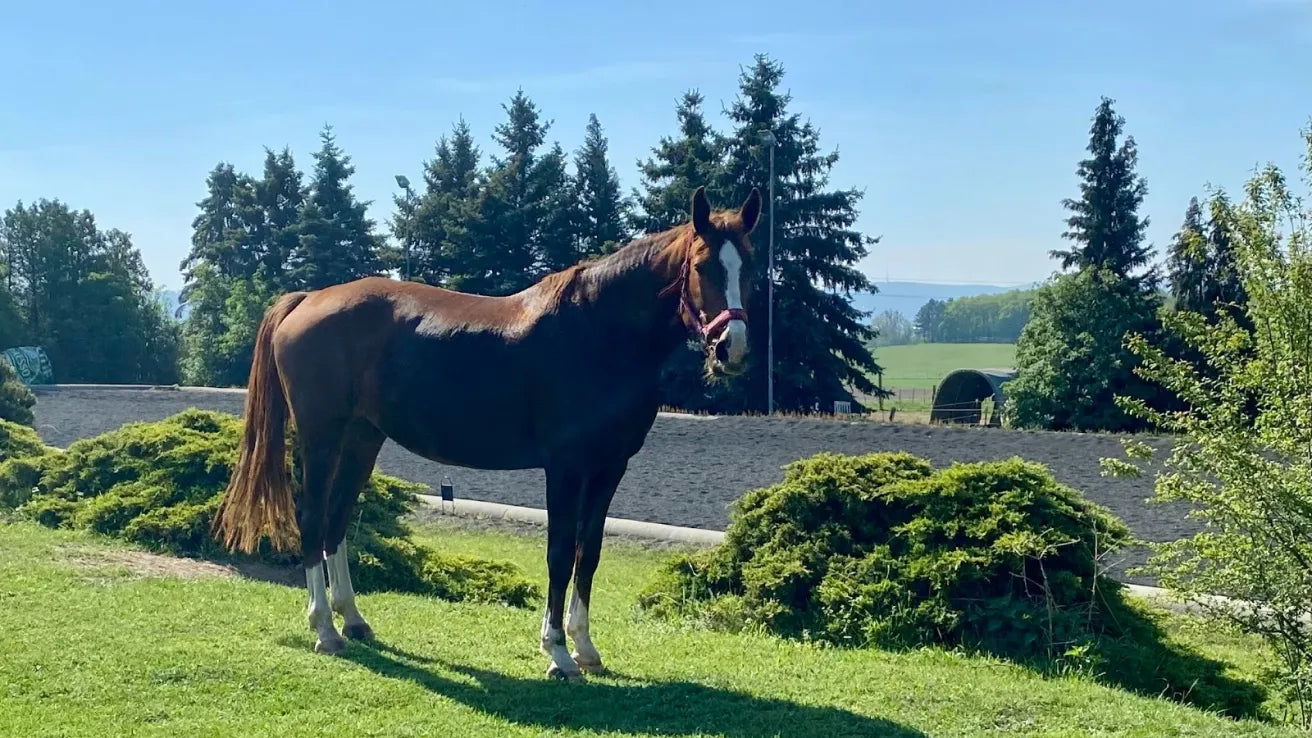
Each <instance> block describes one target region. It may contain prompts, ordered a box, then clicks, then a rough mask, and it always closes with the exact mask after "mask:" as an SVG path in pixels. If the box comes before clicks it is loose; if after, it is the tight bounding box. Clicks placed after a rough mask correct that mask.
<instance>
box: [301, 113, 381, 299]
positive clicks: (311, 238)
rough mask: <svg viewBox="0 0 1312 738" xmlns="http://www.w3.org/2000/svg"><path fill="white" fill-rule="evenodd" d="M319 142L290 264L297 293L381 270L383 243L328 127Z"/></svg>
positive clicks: (353, 170) (348, 158)
mask: <svg viewBox="0 0 1312 738" xmlns="http://www.w3.org/2000/svg"><path fill="white" fill-rule="evenodd" d="M319 138H320V140H321V141H322V142H323V145H322V147H321V148H320V149H319V151H317V152H315V154H314V160H315V165H314V176H313V178H312V180H311V182H310V187H309V195H308V197H306V199H305V204H304V206H303V207H302V208H301V219H300V224H299V227H298V232H299V233H298V235H299V238H298V239H297V244H296V247H295V249H294V250H293V254H292V259H291V261H292V265H293V269H294V277H295V280H296V283H297V285H298V287H299V288H301V289H311V290H314V289H322V288H324V287H328V286H330V285H334V284H340V283H343V282H350V281H352V280H355V279H359V278H360V277H366V276H371V275H377V274H380V273H381V271H382V268H383V264H382V260H381V258H380V255H379V251H380V249H381V247H382V239H381V238H379V237H378V236H377V235H375V234H374V222H373V221H372V220H371V219H370V218H369V217H368V216H367V215H366V209H367V207H368V203H365V202H359V201H357V200H356V199H355V195H354V193H353V192H352V187H351V185H350V183H349V182H348V181H347V180H348V179H350V177H351V175H352V174H354V173H355V167H353V166H352V165H351V159H350V157H349V156H347V155H346V154H345V153H344V152H343V151H342V150H341V148H339V147H338V146H337V141H336V139H335V137H334V136H333V132H332V127H331V126H325V127H324V129H323V131H322V132H321V133H320V136H319Z"/></svg>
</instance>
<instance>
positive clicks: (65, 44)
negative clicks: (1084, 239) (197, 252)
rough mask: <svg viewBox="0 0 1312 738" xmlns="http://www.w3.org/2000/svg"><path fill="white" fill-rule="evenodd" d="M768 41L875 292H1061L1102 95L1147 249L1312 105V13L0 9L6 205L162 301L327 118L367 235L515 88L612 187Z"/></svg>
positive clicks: (629, 179)
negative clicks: (951, 286)
mask: <svg viewBox="0 0 1312 738" xmlns="http://www.w3.org/2000/svg"><path fill="white" fill-rule="evenodd" d="M567 7H568V8H569V9H566V8H567ZM1186 8H1187V9H1188V12H1187V13H1186V12H1184V10H1185V9H1186ZM756 52H766V53H769V54H771V55H772V56H774V57H775V58H777V59H778V60H780V61H781V62H782V63H783V64H784V66H785V69H786V70H787V76H786V78H785V86H786V87H787V88H788V89H789V90H790V91H791V92H792V94H793V98H794V100H793V107H794V109H796V110H798V111H800V112H802V113H803V114H804V115H805V116H807V117H809V118H810V119H811V121H812V122H813V123H814V124H815V125H816V126H818V127H819V129H820V131H821V141H822V144H823V145H824V146H825V147H826V148H831V149H832V148H837V149H838V151H839V152H840V154H841V158H840V161H839V163H838V165H837V167H836V168H835V170H834V172H833V176H832V179H833V183H834V184H835V185H837V186H844V187H846V186H856V187H860V188H864V189H865V191H866V197H865V199H864V200H863V203H862V208H861V218H860V220H859V221H858V226H859V227H860V228H861V229H862V230H864V231H865V232H867V233H870V234H872V235H882V236H883V242H882V243H881V244H880V245H878V246H876V247H875V248H874V249H873V252H872V254H871V256H870V257H869V258H868V259H867V260H866V261H865V262H863V263H862V265H861V267H862V268H863V270H865V271H866V272H867V273H868V274H869V275H870V276H871V277H872V278H875V279H877V280H879V281H882V280H884V279H885V278H890V279H893V280H925V281H935V282H966V283H976V282H981V283H982V282H987V283H995V284H1019V283H1025V282H1029V281H1033V280H1040V279H1043V278H1045V277H1046V276H1048V275H1049V274H1050V273H1051V272H1052V270H1053V268H1054V263H1053V262H1052V261H1051V260H1050V259H1049V258H1048V257H1047V256H1046V254H1047V251H1048V250H1049V249H1051V248H1054V247H1058V246H1060V245H1061V244H1062V242H1061V240H1060V234H1061V232H1062V231H1063V230H1064V223H1063V219H1064V217H1065V216H1064V211H1063V209H1062V208H1061V206H1060V200H1061V199H1062V198H1064V197H1068V196H1074V195H1075V194H1076V193H1077V189H1076V188H1077V182H1076V178H1075V166H1076V163H1077V161H1078V160H1079V159H1080V158H1081V157H1082V156H1083V155H1084V151H1083V147H1084V146H1085V144H1086V142H1087V131H1088V124H1089V118H1090V116H1091V115H1092V112H1093V110H1094V108H1095V106H1096V105H1097V103H1098V100H1099V96H1100V95H1104V94H1105V95H1108V96H1110V97H1113V98H1115V99H1116V101H1117V109H1118V111H1119V112H1120V113H1121V114H1123V115H1124V116H1125V117H1126V119H1127V128H1128V131H1129V133H1131V134H1132V135H1133V136H1134V137H1135V139H1136V140H1137V142H1138V144H1139V148H1140V162H1141V164H1140V173H1141V174H1143V175H1144V176H1145V177H1146V179H1147V180H1148V187H1149V194H1148V197H1147V201H1146V203H1145V208H1144V210H1145V212H1146V214H1148V215H1149V216H1151V218H1152V228H1151V230H1150V237H1151V240H1152V241H1153V242H1154V243H1155V245H1156V246H1157V248H1158V249H1159V250H1161V249H1163V248H1164V247H1165V245H1166V243H1167V242H1168V240H1169V239H1170V237H1171V234H1172V233H1173V232H1174V230H1175V229H1176V228H1177V227H1178V225H1179V223H1180V220H1181V218H1182V216H1183V212H1184V209H1185V206H1186V204H1187V202H1188V199H1189V197H1190V196H1191V195H1202V194H1203V193H1204V187H1205V185H1206V184H1208V183H1212V184H1216V185H1221V186H1225V187H1227V188H1229V189H1232V190H1233V189H1236V188H1238V187H1239V186H1240V185H1241V184H1242V182H1243V180H1244V179H1245V178H1246V177H1247V176H1248V175H1249V174H1250V173H1251V171H1252V169H1253V167H1255V166H1257V165H1259V164H1261V163H1264V162H1267V161H1274V162H1275V163H1277V164H1279V165H1281V166H1282V167H1285V168H1286V169H1287V171H1290V173H1291V174H1292V169H1293V167H1295V166H1296V165H1297V163H1298V158H1299V156H1300V155H1301V153H1302V149H1301V145H1300V140H1299V136H1298V134H1299V129H1300V128H1301V127H1302V126H1304V125H1305V124H1306V123H1307V121H1308V119H1309V116H1312V74H1310V73H1309V72H1308V70H1310V69H1312V0H1197V1H1195V2H1185V1H1184V0H1173V1H1172V2H1162V1H1157V2H1151V1H1145V0H1141V1H1139V2H1126V1H1124V0H1104V1H1103V2H1053V1H1052V0H1024V1H1018V2H1005V3H1004V2H987V3H986V2H966V1H964V0H952V1H950V2H923V3H921V2H897V3H894V2H875V1H874V0H869V1H867V2H856V1H853V2H827V1H824V0H810V1H809V2H805V3H796V2H781V1H780V0H758V1H757V2H752V3H691V2H690V3H673V2H662V3H633V4H627V3H625V4H621V3H614V2H597V1H595V0H588V1H587V2H579V3H575V4H573V5H572V6H568V5H567V4H566V3H565V2H558V3H546V2H538V3H520V4H502V3H493V2H476V3H458V4H453V5H448V4H440V5H439V4H437V3H420V2H408V3H406V2H382V1H379V2H355V3H343V2H315V3H310V2H304V3H256V2H250V1H248V0H234V1H232V2H227V3H219V2H186V3H180V2H164V1H160V2H132V1H126V0H121V1H120V2H115V3H100V2H95V3H91V2H66V3H61V4H59V5H54V4H51V5H48V6H47V5H44V4H41V3H11V4H9V5H8V7H6V9H5V12H4V23H3V24H0V68H3V69H5V70H6V71H5V74H4V75H2V76H0V100H3V101H4V102H3V104H2V105H0V206H3V207H5V208H8V207H11V206H13V205H14V204H15V203H16V202H17V201H19V200H20V199H21V200H22V201H24V202H30V201H32V200H35V199H37V198H41V197H49V198H55V197H58V198H60V199H62V200H64V201H66V202H68V203H70V204H71V205H73V206H74V207H77V208H88V209H90V210H91V211H92V212H94V213H95V215H96V217H97V219H98V221H99V222H100V224H101V226H102V227H117V228H121V229H123V230H126V231H128V232H130V233H131V234H132V236H133V239H134V241H135V243H136V244H137V245H138V246H139V247H140V248H141V250H142V252H143V255H144V257H145V260H146V264H147V266H148V267H149V269H150V271H151V274H152V276H153V277H154V278H155V280H156V282H157V283H159V284H161V285H163V286H166V287H170V288H176V287H178V286H180V282H181V277H180V275H179V274H178V263H179V262H180V261H181V259H182V258H183V256H184V255H185V253H186V251H187V249H188V245H189V238H190V223H191V219H192V218H193V217H194V216H195V213H196V206H195V203H196V202H197V201H198V200H200V199H201V198H202V197H203V196H204V180H205V175H206V173H207V172H208V171H209V169H210V168H211V167H213V165H214V164H215V163H216V162H218V161H220V160H225V161H231V162H232V163H234V164H235V165H236V166H238V167H239V168H242V169H245V170H247V171H250V172H252V173H257V172H258V171H259V168H260V164H261V161H262V158H263V149H262V147H263V146H265V145H268V146H271V147H274V148H281V147H282V146H284V145H289V146H291V147H292V149H293V152H294V153H295V154H296V156H297V161H298V163H299V164H300V165H301V167H302V168H303V169H307V170H308V169H309V168H310V166H311V164H312V160H311V159H310V153H311V151H313V150H314V148H316V146H317V134H318V132H319V129H320V127H321V126H322V125H323V124H324V123H331V124H332V125H333V126H334V129H335V130H336V133H337V136H338V141H339V142H340V144H341V145H342V146H343V147H344V148H345V150H346V151H347V152H348V153H349V154H350V155H351V156H352V158H353V161H354V164H355V166H356V168H357V173H356V176H355V178H354V180H353V181H354V185H355V187H356V191H357V194H358V195H359V196H360V197H361V198H363V199H366V200H372V201H373V202H374V205H373V206H372V207H371V209H370V213H371V215H372V216H373V217H374V218H375V220H377V221H379V222H380V223H382V222H384V221H385V220H386V218H387V217H388V215H389V213H390V210H391V196H392V194H393V193H394V192H395V190H396V185H395V182H394V180H393V175H395V174H397V173H404V174H407V175H409V176H410V177H411V178H412V179H417V175H418V173H419V171H420V167H421V163H422V161H423V160H425V159H427V158H429V157H430V156H431V155H432V151H433V145H434V142H435V141H436V139H437V138H438V136H440V135H441V134H443V133H445V132H447V131H448V130H449V129H450V126H451V124H452V123H453V122H454V121H455V120H456V119H457V117H458V116H461V115H463V116H464V117H465V119H466V120H467V121H469V123H470V125H471V126H473V128H474V130H475V132H476V134H477V135H478V137H479V142H480V144H481V145H482V147H483V150H484V152H485V153H487V152H490V151H491V150H493V148H494V144H493V143H492V141H491V138H490V136H491V132H492V127H493V126H494V125H496V124H497V123H499V122H500V121H501V120H502V116H503V113H502V109H501V104H502V103H503V102H505V101H506V100H508V99H509V98H510V96H511V95H513V94H514V92H515V90H516V89H517V88H519V87H521V86H522V87H523V89H524V90H525V92H526V93H527V94H528V95H529V96H530V97H532V98H533V99H534V101H535V102H536V103H537V104H538V105H539V107H540V108H541V110H542V111H543V113H544V115H545V117H547V118H549V119H552V120H553V121H554V124H553V127H552V130H551V132H550V135H551V136H552V137H553V138H555V139H557V140H559V141H560V142H561V143H562V144H563V145H564V146H565V147H566V148H567V149H570V150H572V149H573V148H574V147H576V146H577V145H578V143H579V142H580V141H581V139H582V136H583V130H584V126H585V124H586V122H587V116H588V114H589V113H592V112H595V113H596V114H597V115H598V117H599V118H600V120H601V123H602V125H603V127H604V128H605V129H606V133H607V135H608V137H609V138H610V144H611V153H612V157H613V161H614V164H615V166H616V168H617V170H618V171H619V174H620V178H621V181H622V183H623V184H624V187H625V189H626V191H627V190H628V188H629V187H631V186H633V185H634V184H636V167H635V161H636V160H637V159H638V158H640V157H645V156H646V155H647V154H648V153H649V149H650V147H651V146H652V145H654V144H655V142H656V141H657V140H658V138H659V137H660V136H661V135H664V134H667V133H670V132H672V131H673V130H674V126H675V121H674V115H673V111H674V106H675V103H676V101H677V100H678V98H679V97H680V95H681V94H682V93H683V92H684V91H685V90H687V89H689V88H693V87H696V88H698V89H700V90H701V91H702V93H703V94H704V95H705V96H706V98H707V108H708V112H709V113H711V119H712V121H713V122H715V123H717V124H723V122H724V121H723V118H722V117H721V115H720V110H721V108H722V107H723V106H726V105H727V104H728V103H729V102H730V101H731V100H732V98H733V95H734V91H735V87H736V83H737V77H738V73H739V70H740V67H741V66H743V65H746V64H749V63H750V62H751V60H752V55H753V54H754V53H756Z"/></svg>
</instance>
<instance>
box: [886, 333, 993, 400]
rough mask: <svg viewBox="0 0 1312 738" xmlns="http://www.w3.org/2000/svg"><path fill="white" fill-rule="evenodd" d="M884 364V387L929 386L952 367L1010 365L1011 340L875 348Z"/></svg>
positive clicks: (978, 367)
mask: <svg viewBox="0 0 1312 738" xmlns="http://www.w3.org/2000/svg"><path fill="white" fill-rule="evenodd" d="M875 361H876V362H877V363H878V364H879V365H880V366H882V367H884V388H885V389H894V388H897V389H913V388H914V389H918V388H929V387H933V386H934V385H936V384H938V383H939V382H941V381H943V377H945V376H947V374H948V372H951V371H953V370H954V369H998V368H1006V367H1010V366H1013V365H1014V364H1015V361H1016V345H1015V344H1012V343H921V344H916V345H912V346H883V347H880V348H877V349H875Z"/></svg>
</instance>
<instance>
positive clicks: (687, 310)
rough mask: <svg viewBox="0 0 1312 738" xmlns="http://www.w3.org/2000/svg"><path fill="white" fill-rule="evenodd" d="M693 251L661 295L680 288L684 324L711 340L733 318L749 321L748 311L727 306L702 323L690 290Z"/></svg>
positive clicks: (680, 311)
mask: <svg viewBox="0 0 1312 738" xmlns="http://www.w3.org/2000/svg"><path fill="white" fill-rule="evenodd" d="M691 262H692V251H691V250H689V252H688V258H686V259H684V260H683V266H682V267H680V268H679V278H678V279H677V280H675V281H674V283H673V284H670V285H669V286H668V287H666V288H665V289H663V290H661V291H660V297H665V296H667V295H669V294H670V293H671V292H673V291H674V290H675V289H676V288H677V289H678V290H679V316H680V318H682V319H683V325H684V327H686V328H687V329H688V330H689V332H691V333H695V334H696V335H697V338H699V339H701V341H702V343H709V341H710V340H711V339H712V338H713V337H715V336H718V335H719V334H720V331H723V330H724V327H725V326H726V325H728V324H729V321H731V320H741V321H743V322H744V323H746V322H747V311H746V310H743V309H741V308H726V309H724V310H721V311H720V314H719V315H716V316H715V317H714V318H712V319H711V321H710V322H709V323H702V319H701V318H700V317H699V316H698V314H697V308H695V307H693V304H692V294H691V293H690V292H689V289H690V287H689V285H690V283H691V280H689V279H688V275H689V271H690V269H691V266H690V264H691Z"/></svg>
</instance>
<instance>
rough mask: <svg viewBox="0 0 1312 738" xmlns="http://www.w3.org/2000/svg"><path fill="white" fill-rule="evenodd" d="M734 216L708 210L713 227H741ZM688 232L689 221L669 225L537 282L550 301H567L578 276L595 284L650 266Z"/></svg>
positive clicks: (686, 235)
mask: <svg viewBox="0 0 1312 738" xmlns="http://www.w3.org/2000/svg"><path fill="white" fill-rule="evenodd" d="M736 218H737V212H736V211H732V210H717V211H715V212H713V213H711V222H712V223H713V224H715V226H716V227H718V228H722V229H726V230H735V229H738V228H739V227H740V223H739V222H738V221H737V220H736ZM691 235H692V222H691V221H688V222H684V223H681V224H679V225H676V226H671V227H669V228H666V229H665V230H663V231H657V232H654V233H647V234H644V235H641V236H638V237H637V238H635V239H633V240H632V241H629V242H628V243H627V244H625V245H624V246H622V247H620V248H619V249H616V250H615V251H612V252H611V253H609V254H603V255H601V256H595V257H592V258H590V259H585V260H583V261H580V262H579V263H577V264H575V265H573V266H570V267H566V268H564V269H562V270H560V271H558V272H552V273H551V274H548V275H547V276H545V277H543V278H542V279H541V280H540V281H539V282H538V286H539V287H540V288H541V289H542V290H543V291H544V292H545V294H546V295H547V296H548V298H549V299H550V300H552V301H553V302H556V301H563V300H568V299H569V298H570V295H571V294H572V293H573V290H574V289H575V288H576V287H577V286H578V284H579V281H580V280H581V279H590V280H594V282H595V283H603V284H604V283H606V282H610V281H611V280H614V279H617V278H619V277H621V276H623V275H625V274H629V273H631V272H633V271H634V270H636V269H639V268H641V267H645V266H647V265H649V264H650V263H651V260H652V258H653V257H654V256H655V255H656V254H658V253H660V252H662V251H664V250H665V249H666V248H668V247H669V246H670V245H671V244H673V243H674V242H676V241H678V240H679V239H682V238H687V237H689V236H691Z"/></svg>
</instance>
